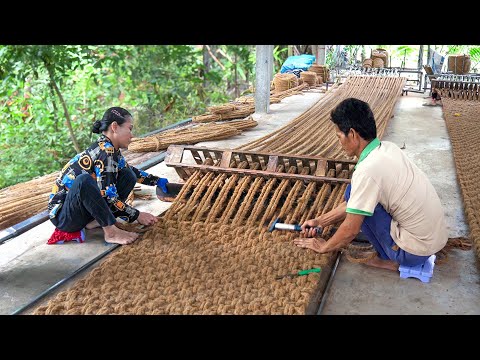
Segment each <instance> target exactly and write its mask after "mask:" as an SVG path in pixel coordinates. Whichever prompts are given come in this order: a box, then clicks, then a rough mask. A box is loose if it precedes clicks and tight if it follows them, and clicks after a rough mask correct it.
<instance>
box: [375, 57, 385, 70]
mask: <svg viewBox="0 0 480 360" xmlns="http://www.w3.org/2000/svg"><path fill="white" fill-rule="evenodd" d="M372 63H373V67H374V68H383V66H384V64H385V63H384V62H383V59H382V58H379V57H377V58H375V59H373V61H372Z"/></svg>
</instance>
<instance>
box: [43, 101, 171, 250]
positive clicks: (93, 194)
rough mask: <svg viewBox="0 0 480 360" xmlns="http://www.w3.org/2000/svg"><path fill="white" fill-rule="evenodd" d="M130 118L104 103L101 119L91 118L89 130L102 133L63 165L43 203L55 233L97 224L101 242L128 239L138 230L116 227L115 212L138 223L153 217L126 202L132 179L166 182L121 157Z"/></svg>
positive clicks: (149, 222) (148, 222) (127, 139)
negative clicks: (101, 234) (130, 164)
mask: <svg viewBox="0 0 480 360" xmlns="http://www.w3.org/2000/svg"><path fill="white" fill-rule="evenodd" d="M132 121H133V117H132V115H131V114H130V113H129V112H128V111H127V110H125V109H123V108H121V107H112V108H110V109H108V110H107V111H106V112H105V114H104V115H103V118H102V120H97V121H95V123H94V124H93V129H92V131H93V132H94V133H97V134H99V133H102V135H101V136H100V137H99V138H98V140H97V141H95V142H93V143H92V144H91V145H90V146H89V147H88V148H87V149H86V150H84V151H83V152H81V153H80V154H77V155H76V156H75V157H74V158H73V159H71V160H70V161H69V162H68V163H67V164H66V165H65V166H64V167H63V169H62V171H61V173H60V175H59V177H58V178H57V180H56V181H55V184H54V186H53V189H52V194H51V195H50V200H49V203H48V209H49V211H50V220H51V222H52V223H53V224H54V225H55V226H56V230H55V231H56V234H55V233H54V235H55V236H56V237H55V238H56V239H60V238H61V237H62V235H65V237H64V238H66V239H71V238H69V237H68V235H69V234H68V233H76V232H79V231H80V230H82V229H83V228H85V227H86V228H87V229H91V228H93V227H97V226H101V227H102V228H103V231H104V233H105V241H106V242H109V243H116V244H130V243H132V242H134V241H135V240H136V239H137V237H138V234H137V233H133V232H128V231H124V230H121V229H119V228H117V227H116V226H115V223H116V221H117V220H116V218H118V217H119V218H122V219H123V220H126V221H128V222H133V221H135V220H136V221H138V222H139V223H140V224H142V225H152V224H154V223H156V222H157V220H158V219H157V218H156V217H155V216H154V215H152V214H150V213H146V212H141V211H139V210H137V209H135V208H133V207H132V206H130V205H128V204H126V203H125V200H126V199H127V197H128V195H129V194H130V192H131V191H132V190H133V187H134V186H135V183H136V182H139V183H142V184H144V185H151V186H155V185H158V186H160V187H161V188H162V190H164V192H167V189H166V184H167V183H168V180H167V179H165V178H159V177H158V176H154V175H150V174H148V173H146V172H145V171H142V170H139V169H136V168H135V167H133V166H129V165H128V164H127V162H126V161H125V158H124V157H123V155H122V154H121V152H120V148H127V147H128V145H129V144H130V142H131V140H132V137H133V135H132V128H133V123H132ZM65 233H67V234H65ZM54 235H52V237H54ZM49 243H50V242H49Z"/></svg>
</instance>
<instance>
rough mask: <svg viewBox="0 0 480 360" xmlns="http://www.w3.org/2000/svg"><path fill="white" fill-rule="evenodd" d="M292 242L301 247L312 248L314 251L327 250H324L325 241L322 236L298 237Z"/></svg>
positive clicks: (321, 251) (324, 251)
mask: <svg viewBox="0 0 480 360" xmlns="http://www.w3.org/2000/svg"><path fill="white" fill-rule="evenodd" d="M293 243H294V244H295V245H297V246H298V247H301V248H306V249H312V250H313V251H315V252H318V253H320V254H324V253H326V252H328V251H327V250H325V247H326V245H327V242H326V241H325V240H324V239H322V238H315V239H314V238H299V239H295V240H293Z"/></svg>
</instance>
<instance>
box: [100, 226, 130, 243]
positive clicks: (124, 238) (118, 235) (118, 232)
mask: <svg viewBox="0 0 480 360" xmlns="http://www.w3.org/2000/svg"><path fill="white" fill-rule="evenodd" d="M103 231H104V233H105V241H106V242H108V243H112V244H120V245H128V244H131V243H133V242H134V241H135V240H137V238H138V234H137V233H134V232H129V231H125V230H122V229H119V228H118V227H116V226H115V225H110V226H105V227H104V228H103Z"/></svg>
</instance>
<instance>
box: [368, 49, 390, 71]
mask: <svg viewBox="0 0 480 360" xmlns="http://www.w3.org/2000/svg"><path fill="white" fill-rule="evenodd" d="M371 58H372V60H375V59H377V58H380V59H382V60H383V66H382V67H386V66H388V52H387V50H385V49H375V50H373V51H372V56H371ZM373 67H375V64H373Z"/></svg>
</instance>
